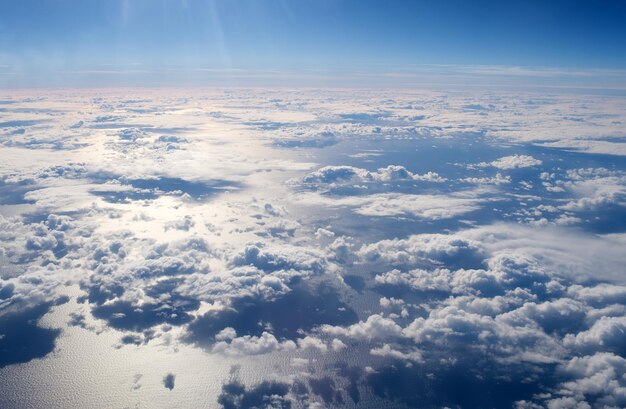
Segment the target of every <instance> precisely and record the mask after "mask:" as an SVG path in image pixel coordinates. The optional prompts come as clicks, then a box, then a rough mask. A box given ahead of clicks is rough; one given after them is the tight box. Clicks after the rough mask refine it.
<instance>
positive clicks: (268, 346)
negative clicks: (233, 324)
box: [211, 332, 296, 356]
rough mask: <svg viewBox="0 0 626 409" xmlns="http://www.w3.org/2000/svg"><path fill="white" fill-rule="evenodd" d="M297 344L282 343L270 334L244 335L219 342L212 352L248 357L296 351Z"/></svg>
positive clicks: (291, 342)
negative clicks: (280, 351) (279, 351)
mask: <svg viewBox="0 0 626 409" xmlns="http://www.w3.org/2000/svg"><path fill="white" fill-rule="evenodd" d="M295 348H296V344H295V343H294V342H293V341H291V340H287V341H283V342H280V341H279V340H277V339H276V337H275V336H274V335H272V334H270V333H269V332H263V333H262V334H261V335H260V336H258V337H256V336H251V335H244V336H242V337H236V338H232V339H231V340H229V341H219V342H217V343H215V345H213V348H211V351H212V352H214V353H220V354H225V355H229V356H247V355H260V354H268V353H271V352H275V351H278V350H290V349H295Z"/></svg>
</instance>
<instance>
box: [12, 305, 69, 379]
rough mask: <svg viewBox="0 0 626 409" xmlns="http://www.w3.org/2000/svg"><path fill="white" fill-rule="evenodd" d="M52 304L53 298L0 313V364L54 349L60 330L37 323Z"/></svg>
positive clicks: (32, 356) (24, 360) (17, 361)
mask: <svg viewBox="0 0 626 409" xmlns="http://www.w3.org/2000/svg"><path fill="white" fill-rule="evenodd" d="M63 301H65V300H60V301H59V303H60V302H63ZM53 305H54V303H52V302H47V303H42V304H39V305H37V306H35V307H30V308H27V309H23V310H17V311H11V312H5V313H4V314H3V315H2V316H0V334H1V335H2V336H0V368H2V367H5V366H7V365H13V364H18V363H24V362H29V361H31V360H33V359H36V358H43V357H45V356H46V355H48V354H49V353H50V352H52V351H54V347H55V342H56V339H57V338H58V337H59V335H60V334H61V330H60V329H50V328H42V327H40V326H38V325H37V322H38V321H39V319H40V318H41V317H42V316H43V315H45V314H46V313H47V312H48V311H50V308H51V307H52V306H53Z"/></svg>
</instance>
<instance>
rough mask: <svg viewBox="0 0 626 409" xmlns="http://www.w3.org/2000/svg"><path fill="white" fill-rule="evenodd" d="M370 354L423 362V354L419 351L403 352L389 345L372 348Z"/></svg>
mask: <svg viewBox="0 0 626 409" xmlns="http://www.w3.org/2000/svg"><path fill="white" fill-rule="evenodd" d="M370 354H372V355H375V356H380V357H385V358H392V359H398V360H402V361H413V362H417V363H420V362H423V358H422V354H421V353H420V352H419V351H411V352H408V353H407V352H402V351H399V350H396V349H393V348H392V347H391V346H390V345H389V344H384V345H383V346H382V348H372V349H371V350H370Z"/></svg>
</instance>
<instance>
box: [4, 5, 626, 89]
mask: <svg viewBox="0 0 626 409" xmlns="http://www.w3.org/2000/svg"><path fill="white" fill-rule="evenodd" d="M625 21H626V1H623V0H622V1H620V0H615V1H612V0H601V1H576V0H568V1H561V0H551V1H533V0H528V1H460V0H440V1H436V0H430V1H420V0H415V1H372V0H298V1H288V0H99V1H88V0H57V1H53V0H3V1H2V2H0V66H2V69H3V70H4V72H5V73H6V72H10V73H11V74H13V75H19V74H26V73H27V74H28V75H29V76H31V77H32V76H35V75H37V74H41V75H44V74H46V75H49V74H50V73H51V72H63V71H68V70H69V71H84V70H102V71H106V70H109V69H110V70H126V72H129V70H131V71H132V70H133V69H134V70H151V69H163V68H167V67H170V68H176V67H181V68H183V69H199V68H203V69H206V68H209V69H228V70H232V69H246V70H269V69H282V70H293V71H302V70H359V69H367V70H373V71H381V72H385V71H394V70H398V69H406V67H411V66H414V65H416V64H417V65H433V64H446V65H472V66H475V65H489V66H492V65H498V66H523V67H559V68H567V69H611V70H616V69H617V70H621V69H625V68H626V23H624V22H625Z"/></svg>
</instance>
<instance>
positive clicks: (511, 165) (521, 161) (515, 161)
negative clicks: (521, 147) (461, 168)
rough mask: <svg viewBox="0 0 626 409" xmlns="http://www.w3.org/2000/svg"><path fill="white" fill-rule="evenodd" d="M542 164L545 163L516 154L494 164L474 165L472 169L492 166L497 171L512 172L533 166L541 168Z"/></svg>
mask: <svg viewBox="0 0 626 409" xmlns="http://www.w3.org/2000/svg"><path fill="white" fill-rule="evenodd" d="M542 163H543V162H542V161H541V160H539V159H535V158H533V157H532V156H529V155H517V154H515V155H511V156H504V157H502V158H500V159H496V160H494V161H492V162H481V163H479V164H477V165H472V166H470V167H479V168H485V167H488V166H492V167H494V168H497V169H502V170H511V169H520V168H529V167H532V166H539V165H541V164H542Z"/></svg>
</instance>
